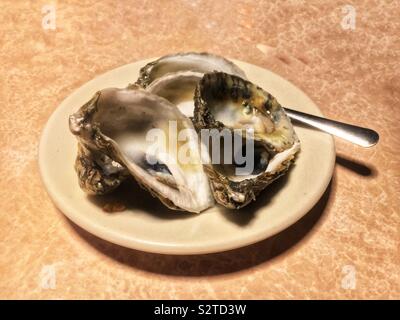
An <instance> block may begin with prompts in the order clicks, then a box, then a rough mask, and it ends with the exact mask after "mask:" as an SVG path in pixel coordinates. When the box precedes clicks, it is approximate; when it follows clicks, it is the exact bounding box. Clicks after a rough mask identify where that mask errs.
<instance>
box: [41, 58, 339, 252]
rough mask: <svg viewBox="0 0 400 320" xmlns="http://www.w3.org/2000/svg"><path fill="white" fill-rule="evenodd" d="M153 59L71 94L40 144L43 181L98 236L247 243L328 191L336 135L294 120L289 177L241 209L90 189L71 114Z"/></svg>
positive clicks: (150, 246)
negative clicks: (80, 174)
mask: <svg viewBox="0 0 400 320" xmlns="http://www.w3.org/2000/svg"><path fill="white" fill-rule="evenodd" d="M151 60H153V59H149V60H145V61H138V62H136V63H132V64H128V65H125V66H122V67H119V68H117V69H114V70H111V71H109V72H107V73H105V74H103V75H101V76H99V77H97V78H95V79H93V80H91V81H89V82H88V83H86V84H85V85H83V86H82V87H80V88H79V89H78V90H76V91H75V92H74V93H72V94H71V95H70V96H69V97H67V98H66V99H65V100H64V101H63V102H62V103H61V104H60V106H59V107H58V108H57V109H56V110H55V112H54V113H53V114H52V116H51V117H50V119H49V121H48V122H47V124H46V127H45V128H44V131H43V134H42V137H41V141H40V148H39V166H40V172H41V175H42V179H43V182H44V185H45V187H46V189H47V191H48V193H49V194H50V196H51V198H52V199H53V201H54V203H55V204H56V206H57V207H58V208H59V209H60V210H61V211H62V212H63V213H64V214H65V215H66V216H67V217H68V218H69V219H71V220H72V221H73V222H75V223H76V224H78V225H79V226H80V227H82V228H84V229H86V230H87V231H89V232H91V233H93V234H95V235H96V236H98V237H100V238H103V239H105V240H108V241H111V242H113V243H116V244H119V245H122V246H125V247H129V248H134V249H138V250H143V251H149V252H157V253H167V254H201V253H211V252H218V251H224V250H229V249H234V248H238V247H241V246H245V245H249V244H252V243H255V242H257V241H260V240H262V239H265V238H267V237H270V236H272V235H274V234H276V233H278V232H279V231H281V230H283V229H285V228H287V227H288V226H290V225H291V224H293V223H295V222H296V221H297V220H298V219H300V218H301V217H302V216H303V215H305V214H306V213H307V212H308V211H309V210H310V209H311V208H312V207H313V205H314V204H315V203H316V202H317V201H318V200H319V198H320V197H321V196H322V194H323V193H324V191H325V189H326V187H327V186H328V183H329V181H330V179H331V176H332V172H333V167H334V163H335V150H334V142H333V139H332V137H331V136H330V135H327V134H324V133H321V132H318V131H314V130H311V129H306V128H302V127H296V132H297V134H298V136H299V138H300V141H301V147H302V150H301V152H300V154H299V156H298V159H297V161H296V164H295V165H294V166H293V167H292V168H291V169H290V170H289V174H288V175H287V176H286V177H283V178H281V179H280V180H279V181H277V182H275V183H274V184H273V185H271V186H270V187H268V188H267V190H266V191H265V192H263V193H262V194H261V195H260V196H259V198H258V199H257V201H256V202H255V203H253V204H251V205H249V206H247V207H246V208H244V209H242V210H239V211H236V210H227V209H224V208H221V207H216V208H212V209H209V210H207V211H206V212H203V213H201V214H198V215H196V214H189V213H182V212H180V211H172V210H169V209H167V208H165V207H164V206H163V205H162V204H161V203H160V202H159V200H158V199H156V198H153V197H152V196H150V195H149V194H148V193H147V192H146V191H144V190H142V189H141V188H139V187H138V186H137V185H136V184H134V183H132V184H131V185H128V186H126V187H125V188H124V189H123V190H122V192H116V194H115V195H110V196H107V197H93V196H92V197H90V196H87V195H86V194H85V193H84V192H83V191H82V190H81V189H80V188H79V186H78V180H77V177H76V174H75V171H74V161H75V156H76V150H77V141H76V139H75V137H74V136H73V135H72V134H71V133H70V132H69V129H68V116H69V115H70V114H72V113H73V112H75V111H76V110H77V109H78V108H79V107H80V106H81V105H82V104H84V103H85V102H86V101H87V100H88V99H89V98H91V97H92V95H93V94H94V93H95V92H96V91H97V90H100V89H103V88H106V87H125V86H126V85H127V84H128V83H133V82H134V81H135V80H136V78H137V76H138V73H139V69H140V67H142V66H144V65H145V64H146V63H147V62H149V61H151ZM234 62H235V63H237V64H238V65H239V66H240V67H241V68H242V69H243V70H244V71H245V72H246V74H247V76H248V78H249V80H250V81H252V82H254V83H256V84H258V85H259V86H261V87H262V88H264V89H265V90H267V91H268V92H270V93H271V94H272V95H273V96H275V97H276V98H277V99H278V101H279V102H280V103H281V104H282V105H283V106H288V107H292V108H297V109H298V110H300V111H305V112H308V113H312V114H315V115H319V116H321V112H320V110H319V109H318V107H317V106H316V105H315V104H314V103H313V102H312V101H311V100H310V99H309V98H308V97H307V96H306V95H305V94H304V93H303V92H302V91H301V90H299V89H298V88H296V87H295V86H294V85H293V84H291V83H290V82H288V81H286V80H284V79H283V78H281V77H280V76H278V75H276V74H274V73H272V72H271V71H268V70H265V69H263V68H260V67H257V66H254V65H251V64H248V63H244V62H240V61H234ZM113 199H119V201H122V202H124V203H125V204H126V205H127V210H125V211H123V212H118V213H106V212H104V211H103V210H102V204H104V203H106V202H109V201H110V200H113Z"/></svg>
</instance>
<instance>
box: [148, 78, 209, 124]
mask: <svg viewBox="0 0 400 320" xmlns="http://www.w3.org/2000/svg"><path fill="white" fill-rule="evenodd" d="M202 77H203V74H202V73H199V72H193V71H180V72H177V73H169V74H167V75H165V76H163V77H161V78H158V79H156V80H155V81H153V82H152V83H151V84H150V85H149V86H148V87H147V88H146V90H147V91H149V92H151V93H153V94H156V95H158V96H160V97H163V98H165V99H167V100H168V101H170V102H171V103H173V104H174V105H176V106H177V107H178V109H179V110H180V111H181V112H182V113H183V114H184V115H185V116H187V117H192V116H193V110H194V100H193V97H194V91H195V90H196V86H197V83H198V82H199V81H200V80H201V78H202Z"/></svg>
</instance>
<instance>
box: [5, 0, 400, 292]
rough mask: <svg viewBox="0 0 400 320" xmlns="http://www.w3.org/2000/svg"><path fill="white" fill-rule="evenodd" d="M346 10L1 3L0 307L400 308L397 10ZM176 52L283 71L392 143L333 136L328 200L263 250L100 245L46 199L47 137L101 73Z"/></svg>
mask: <svg viewBox="0 0 400 320" xmlns="http://www.w3.org/2000/svg"><path fill="white" fill-rule="evenodd" d="M46 4H55V18H56V20H55V25H54V27H55V29H54V30H52V29H48V27H49V26H50V27H51V26H53V25H52V24H51V23H50V24H46V21H42V20H43V19H44V17H45V16H46V15H47V14H48V13H46V10H48V7H44V6H45V5H46ZM347 4H348V3H347V2H346V1H307V2H303V1H265V2H264V1H227V0H223V1H200V0H188V1H118V2H116V1H56V2H51V1H31V2H29V1H11V0H3V1H1V4H0V17H1V19H0V21H1V23H0V48H1V49H0V74H1V76H0V100H1V114H0V176H1V180H0V190H1V192H0V197H1V201H0V298H34V299H38V298H189V299H190V298H211V299H212V298H233V299H237V298H243V299H246V298H259V299H264V298H400V228H399V223H400V209H399V208H400V196H399V194H400V150H399V141H400V130H399V129H400V124H399V123H400V114H399V112H398V110H399V108H400V74H399V70H400V40H399V39H400V38H399V34H400V20H399V17H400V5H399V3H398V1H383V0H382V1H352V2H351V5H352V7H351V8H348V7H347V9H343V7H344V6H345V5H347ZM42 9H43V12H44V13H43V12H42ZM353 9H354V10H355V13H356V16H355V29H354V30H353V29H351V28H350V29H349V28H347V27H348V26H351V19H350V20H346V16H347V17H349V16H348V15H349V14H350V15H351V13H352V12H353ZM342 10H343V11H342ZM346 10H347V11H346ZM50 12H51V11H50ZM349 21H350V22H349ZM349 23H350V24H349ZM179 51H209V52H213V53H216V54H220V55H224V56H227V57H231V58H235V59H239V60H243V61H246V62H249V63H253V64H256V65H259V66H262V67H264V68H267V69H270V70H272V71H273V72H275V73H277V74H279V75H281V76H283V77H285V78H286V79H288V80H290V81H292V82H293V83H294V84H295V85H297V86H298V87H299V88H301V89H302V90H304V91H305V92H306V93H307V94H308V95H309V96H310V97H311V98H312V99H313V100H314V102H316V104H317V105H319V107H320V108H321V110H322V111H323V113H324V114H325V115H326V116H327V117H332V118H335V119H338V120H340V121H345V122H350V123H354V124H358V125H363V126H368V127H371V128H374V129H376V130H378V131H379V133H380V135H381V141H380V142H379V144H378V145H377V146H376V147H374V148H371V149H362V148H359V147H356V146H353V145H350V144H348V143H346V142H343V141H339V140H336V149H337V163H336V167H335V172H334V176H333V179H332V182H331V184H330V187H329V188H328V190H327V192H326V193H325V195H324V196H323V198H322V199H321V200H320V202H319V203H318V204H317V206H316V207H315V208H314V209H313V210H312V211H311V212H310V213H309V214H307V215H306V216H305V217H304V218H303V219H302V220H300V221H299V222H298V223H296V224H295V225H293V226H292V227H290V228H289V229H288V230H286V231H284V232H282V233H280V234H278V235H276V236H274V237H273V238H270V239H268V240H265V241H262V242H260V243H257V244H255V245H252V246H250V247H246V248H242V249H238V250H234V251H230V252H224V253H219V254H211V255H203V256H178V257H177V256H164V255H156V254H150V253H144V252H139V251H135V250H129V249H125V248H122V247H118V246H116V245H113V244H111V243H108V242H105V241H103V240H100V239H98V238H96V237H94V236H92V235H90V234H88V233H87V232H86V231H84V230H82V229H80V228H79V227H77V226H75V225H73V224H72V223H71V222H69V221H68V220H67V219H66V218H65V217H64V216H63V214H62V213H61V212H60V211H59V210H57V209H56V207H55V206H54V205H53V203H52V202H51V200H50V198H49V196H48V195H47V193H46V191H45V189H44V187H43V185H42V182H41V180H40V176H39V171H38V164H37V153H38V143H39V138H40V134H41V131H42V129H43V127H44V125H45V123H46V121H47V119H48V118H49V116H50V115H51V113H52V112H53V111H54V110H55V109H56V108H57V105H58V104H59V103H60V102H61V101H62V100H63V99H64V98H65V97H67V96H68V95H69V94H70V93H72V92H73V91H74V90H75V89H76V88H78V87H79V86H80V85H82V84H84V83H85V82H87V81H88V80H90V79H92V78H94V77H95V76H96V75H99V74H101V73H103V72H105V71H108V70H110V69H113V68H115V67H117V66H121V65H124V64H126V63H130V62H133V61H136V60H141V59H144V58H149V57H154V56H160V55H164V54H168V53H174V52H179Z"/></svg>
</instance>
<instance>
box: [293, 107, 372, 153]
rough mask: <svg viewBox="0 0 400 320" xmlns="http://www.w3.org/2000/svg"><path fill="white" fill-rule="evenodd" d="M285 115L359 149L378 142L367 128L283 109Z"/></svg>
mask: <svg viewBox="0 0 400 320" xmlns="http://www.w3.org/2000/svg"><path fill="white" fill-rule="evenodd" d="M285 111H286V113H287V115H288V116H289V117H290V118H291V119H293V120H296V121H299V122H301V123H305V124H307V125H309V126H311V127H314V128H317V129H319V130H321V131H325V132H327V133H330V134H332V135H334V136H337V137H340V138H342V139H344V140H347V141H350V142H352V143H355V144H357V145H359V146H361V147H372V146H373V145H375V144H376V143H377V142H378V140H379V134H378V133H377V132H376V131H374V130H372V129H368V128H363V127H358V126H354V125H352V124H347V123H343V122H339V121H335V120H330V119H325V118H321V117H317V116H313V115H311V114H308V113H304V112H300V111H295V110H291V109H288V108H285Z"/></svg>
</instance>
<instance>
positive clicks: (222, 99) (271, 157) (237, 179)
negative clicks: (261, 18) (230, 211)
mask: <svg viewBox="0 0 400 320" xmlns="http://www.w3.org/2000/svg"><path fill="white" fill-rule="evenodd" d="M192 121H193V124H194V126H195V128H196V129H197V130H198V132H200V131H201V130H202V129H216V130H218V132H222V131H223V130H229V131H230V132H232V133H233V132H235V130H239V131H245V132H247V131H248V130H249V129H251V130H252V132H253V137H251V139H252V140H251V142H253V144H254V150H253V151H254V153H253V155H252V156H253V158H252V159H248V158H246V161H253V163H254V165H253V166H251V171H248V172H245V173H241V174H240V175H238V174H237V173H236V172H237V171H236V169H237V168H238V167H239V166H238V165H237V164H235V162H234V161H232V163H228V164H227V163H222V164H214V163H212V162H211V163H206V164H205V165H204V166H205V170H206V173H207V175H208V176H209V178H210V181H211V185H212V189H213V193H214V198H215V200H216V201H217V202H218V203H220V204H222V205H224V206H225V207H228V208H241V207H243V206H245V205H247V204H248V203H249V202H251V201H252V200H255V198H256V196H257V195H258V194H259V193H260V192H261V191H262V190H263V189H264V188H265V187H266V186H268V185H269V184H270V183H271V182H273V181H274V180H276V179H277V178H279V177H280V176H282V175H284V174H285V172H286V171H287V170H288V169H289V167H290V165H291V164H292V163H293V162H294V159H295V154H296V153H297V152H298V151H299V150H300V142H299V139H298V138H297V135H296V133H295V131H294V129H293V126H292V124H291V122H290V120H289V118H288V116H287V115H286V114H285V112H284V110H283V108H282V107H281V105H280V104H279V103H278V101H277V100H276V99H275V98H274V97H273V96H271V95H270V94H269V93H267V92H266V91H264V90H263V89H261V88H260V87H258V86H256V85H254V84H252V83H251V82H249V81H246V80H244V79H242V78H240V77H237V76H234V75H229V74H226V73H222V72H214V73H208V74H205V75H204V77H203V78H202V80H201V81H200V82H199V83H198V85H197V88H196V92H195V109H194V117H193V119H192ZM243 137H244V138H243V139H244V141H245V142H249V141H247V139H250V138H248V137H247V135H245V134H244V135H243ZM225 147H226V146H225Z"/></svg>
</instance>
